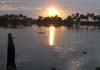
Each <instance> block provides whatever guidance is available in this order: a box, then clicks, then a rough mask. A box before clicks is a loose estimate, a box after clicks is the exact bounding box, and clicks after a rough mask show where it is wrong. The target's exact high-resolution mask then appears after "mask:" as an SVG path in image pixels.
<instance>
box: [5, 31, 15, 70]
mask: <svg viewBox="0 0 100 70" xmlns="http://www.w3.org/2000/svg"><path fill="white" fill-rule="evenodd" d="M6 70H16V64H15V46H14V43H13V38H12V34H11V33H8V48H7V69H6Z"/></svg>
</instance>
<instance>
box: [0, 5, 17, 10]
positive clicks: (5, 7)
mask: <svg viewBox="0 0 100 70" xmlns="http://www.w3.org/2000/svg"><path fill="white" fill-rule="evenodd" d="M11 10H18V8H16V7H14V6H10V5H3V6H0V11H11Z"/></svg>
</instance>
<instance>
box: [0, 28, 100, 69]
mask: <svg viewBox="0 0 100 70" xmlns="http://www.w3.org/2000/svg"><path fill="white" fill-rule="evenodd" d="M51 31H52V29H51ZM9 32H11V33H12V34H13V37H14V39H13V40H14V44H15V48H16V66H17V70H51V68H52V67H56V68H57V70H95V67H97V66H100V54H99V53H100V51H99V49H100V47H99V46H100V31H99V30H95V31H92V30H88V31H87V30H73V29H67V28H65V27H60V28H55V31H53V32H54V34H51V35H54V37H53V39H51V41H52V40H53V41H52V42H53V44H52V45H50V27H41V28H38V27H37V26H32V27H27V28H21V29H4V28H0V70H6V56H7V54H6V53H7V34H8V33H9ZM51 33H52V32H51ZM51 37H52V36H51ZM84 52H86V54H84Z"/></svg>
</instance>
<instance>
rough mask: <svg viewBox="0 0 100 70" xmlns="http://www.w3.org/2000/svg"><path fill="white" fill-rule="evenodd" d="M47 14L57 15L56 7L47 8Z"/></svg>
mask: <svg viewBox="0 0 100 70" xmlns="http://www.w3.org/2000/svg"><path fill="white" fill-rule="evenodd" d="M48 15H49V16H51V17H54V16H56V15H58V10H57V9H56V8H53V7H52V8H48Z"/></svg>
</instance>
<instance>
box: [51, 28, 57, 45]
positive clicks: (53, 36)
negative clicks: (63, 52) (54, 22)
mask: <svg viewBox="0 0 100 70" xmlns="http://www.w3.org/2000/svg"><path fill="white" fill-rule="evenodd" d="M55 30H56V29H55V27H54V26H50V28H49V45H50V46H54V41H55Z"/></svg>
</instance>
